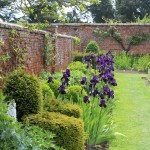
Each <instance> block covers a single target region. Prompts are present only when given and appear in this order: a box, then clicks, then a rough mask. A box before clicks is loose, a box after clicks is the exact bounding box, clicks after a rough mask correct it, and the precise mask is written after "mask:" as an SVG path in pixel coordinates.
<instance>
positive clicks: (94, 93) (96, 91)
mask: <svg viewBox="0 0 150 150" xmlns="http://www.w3.org/2000/svg"><path fill="white" fill-rule="evenodd" d="M97 94H99V91H98V88H95V89H94V92H93V96H94V97H95V96H96V95H97Z"/></svg>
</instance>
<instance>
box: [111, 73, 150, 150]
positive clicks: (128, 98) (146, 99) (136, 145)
mask: <svg viewBox="0 0 150 150" xmlns="http://www.w3.org/2000/svg"><path fill="white" fill-rule="evenodd" d="M146 76H147V75H145V74H127V73H117V74H116V78H117V81H118V88H117V90H116V92H117V93H119V95H118V96H119V100H118V101H117V102H116V109H115V110H114V121H115V124H116V128H115V129H114V130H115V131H116V132H120V133H122V134H124V135H125V136H119V135H118V136H117V137H116V139H115V140H113V141H112V143H110V148H109V150H150V86H148V85H146V81H145V80H144V79H142V77H146Z"/></svg>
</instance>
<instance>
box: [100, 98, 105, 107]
mask: <svg viewBox="0 0 150 150" xmlns="http://www.w3.org/2000/svg"><path fill="white" fill-rule="evenodd" d="M99 106H100V107H104V108H105V107H106V106H107V105H106V101H105V100H104V99H101V100H100V103H99Z"/></svg>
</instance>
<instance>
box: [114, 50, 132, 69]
mask: <svg viewBox="0 0 150 150" xmlns="http://www.w3.org/2000/svg"><path fill="white" fill-rule="evenodd" d="M131 59H132V57H131V56H129V55H127V54H126V53H125V52H122V53H120V54H115V59H114V62H115V64H114V65H115V67H116V68H117V69H131V67H132V65H131V62H132V61H131Z"/></svg>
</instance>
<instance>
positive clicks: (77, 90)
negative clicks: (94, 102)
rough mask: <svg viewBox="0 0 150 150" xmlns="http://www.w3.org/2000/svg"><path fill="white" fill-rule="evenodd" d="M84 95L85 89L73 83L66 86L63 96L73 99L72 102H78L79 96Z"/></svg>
mask: <svg viewBox="0 0 150 150" xmlns="http://www.w3.org/2000/svg"><path fill="white" fill-rule="evenodd" d="M81 91H82V93H81ZM86 95H87V93H86V91H85V90H84V89H83V90H82V87H81V86H79V85H73V86H70V87H68V88H67V90H66V95H65V98H66V99H68V100H71V101H73V102H74V103H78V101H79V98H81V97H84V96H86Z"/></svg>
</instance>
